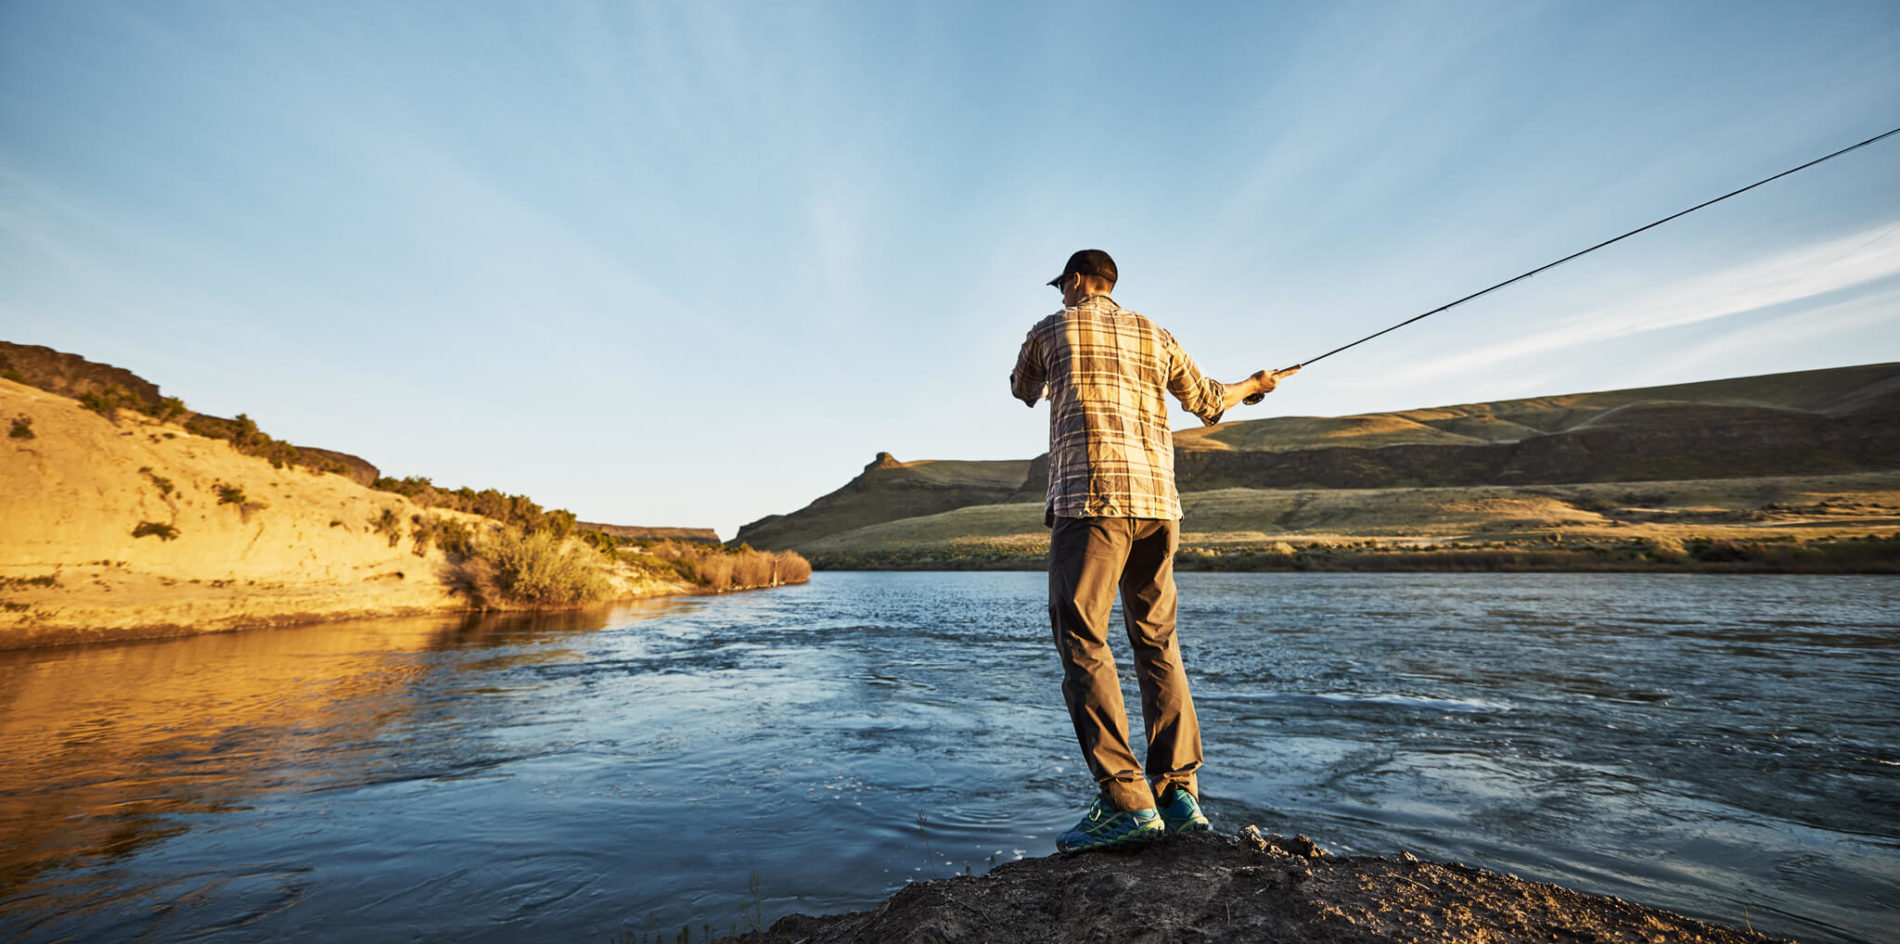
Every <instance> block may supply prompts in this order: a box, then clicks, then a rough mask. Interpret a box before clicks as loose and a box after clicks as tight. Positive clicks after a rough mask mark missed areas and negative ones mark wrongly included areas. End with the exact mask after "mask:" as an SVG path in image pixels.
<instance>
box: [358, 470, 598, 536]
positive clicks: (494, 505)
mask: <svg viewBox="0 0 1900 944" xmlns="http://www.w3.org/2000/svg"><path fill="white" fill-rule="evenodd" d="M370 487H371V488H373V489H376V490H378V491H383V492H395V493H396V494H398V495H401V496H403V497H404V498H407V499H409V500H410V501H412V502H415V503H416V504H418V505H421V506H422V507H424V508H447V509H449V510H450V511H461V512H467V513H468V514H472V515H481V516H483V517H486V518H493V519H495V520H496V521H500V522H502V523H504V524H511V525H514V526H515V527H517V528H520V529H522V530H524V531H534V532H541V531H545V532H548V533H550V534H552V535H554V536H555V537H557V538H564V537H567V536H568V535H570V534H572V533H574V521H575V517H574V513H573V512H571V511H567V510H565V509H561V508H556V509H554V510H552V511H546V510H543V509H542V508H541V506H540V505H537V504H535V503H534V501H533V500H531V499H529V498H528V496H526V495H509V494H506V493H504V492H500V491H496V490H495V489H492V488H485V489H482V490H481V491H479V492H478V491H476V490H474V489H472V488H468V487H466V486H464V487H462V488H457V489H445V488H437V487H436V486H435V483H434V482H433V481H431V480H430V479H429V478H428V477H427V476H422V475H411V476H407V477H405V478H400V479H397V478H390V477H389V476H386V475H385V476H383V477H382V478H379V479H377V480H376V481H374V482H372V483H370Z"/></svg>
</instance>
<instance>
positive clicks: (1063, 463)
mask: <svg viewBox="0 0 1900 944" xmlns="http://www.w3.org/2000/svg"><path fill="white" fill-rule="evenodd" d="M1009 390H1010V393H1012V394H1014V395H1015V396H1016V398H1017V399H1019V400H1021V401H1023V402H1024V403H1026V404H1028V405H1029V406H1030V407H1032V408H1033V407H1034V406H1035V405H1036V401H1037V400H1039V399H1041V398H1042V397H1044V396H1047V397H1048V398H1049V489H1048V499H1047V503H1046V505H1045V508H1044V512H1045V517H1046V518H1047V519H1048V520H1050V521H1053V520H1054V519H1055V518H1058V517H1061V518H1180V517H1181V498H1180V495H1179V494H1177V493H1176V492H1175V488H1174V435H1173V433H1172V432H1171V431H1170V430H1169V428H1168V404H1167V401H1166V400H1165V399H1164V398H1163V397H1162V392H1163V391H1166V392H1168V393H1172V394H1174V396H1175V397H1176V398H1177V399H1179V400H1180V401H1181V405H1182V406H1184V407H1186V408H1187V411H1188V412H1190V413H1193V414H1194V415H1195V416H1198V417H1200V418H1201V421H1202V422H1203V423H1206V424H1208V425H1210V426H1211V425H1213V424H1215V423H1218V422H1220V418H1221V412H1222V406H1221V400H1222V398H1223V395H1224V390H1223V385H1222V384H1221V383H1219V382H1218V381H1214V380H1209V379H1207V378H1206V377H1204V376H1202V375H1201V369H1200V368H1199V367H1198V366H1196V365H1195V363H1194V359H1193V358H1191V357H1189V356H1187V352H1185V351H1183V350H1181V346H1180V345H1179V344H1176V343H1175V341H1174V337H1173V336H1172V335H1170V334H1168V332H1166V331H1163V330H1162V329H1161V327H1160V326H1159V325H1157V324H1155V323H1154V322H1153V321H1150V320H1148V318H1147V317H1146V316H1144V315H1141V314H1139V313H1136V312H1132V311H1129V310H1128V309H1126V308H1123V307H1121V306H1120V305H1117V304H1115V302H1114V300H1113V299H1110V298H1109V297H1108V296H1106V295H1091V296H1089V297H1087V298H1084V299H1083V300H1082V301H1081V302H1080V303H1078V304H1077V305H1076V306H1075V307H1073V308H1066V309H1064V310H1062V311H1059V312H1057V313H1055V314H1053V315H1050V316H1049V317H1047V318H1044V319H1042V320H1041V321H1039V322H1037V323H1036V326H1035V327H1033V328H1031V329H1029V337H1028V338H1026V339H1025V340H1024V341H1023V347H1022V351H1021V352H1020V353H1019V354H1018V355H1017V356H1016V369H1015V370H1014V371H1012V372H1011V373H1010V375H1009Z"/></svg>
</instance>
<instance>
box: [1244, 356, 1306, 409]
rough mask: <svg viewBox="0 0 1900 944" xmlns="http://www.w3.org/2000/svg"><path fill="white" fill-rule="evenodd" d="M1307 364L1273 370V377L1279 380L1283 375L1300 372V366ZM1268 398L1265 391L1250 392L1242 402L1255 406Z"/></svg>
mask: <svg viewBox="0 0 1900 944" xmlns="http://www.w3.org/2000/svg"><path fill="white" fill-rule="evenodd" d="M1305 366H1306V365H1305V364H1294V365H1293V366H1292V367H1287V368H1282V369H1280V370H1276V371H1274V372H1273V378H1274V379H1275V380H1279V379H1280V378H1281V377H1288V376H1291V375H1293V374H1296V373H1299V370H1300V368H1302V367H1305ZM1266 398H1267V395H1266V394H1264V393H1255V394H1250V395H1249V396H1248V397H1247V398H1246V399H1244V400H1242V401H1240V402H1242V403H1245V404H1247V405H1248V406H1253V405H1254V404H1256V403H1259V402H1260V401H1262V400H1265V399H1266Z"/></svg>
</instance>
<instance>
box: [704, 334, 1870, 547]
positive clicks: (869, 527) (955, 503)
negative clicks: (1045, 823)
mask: <svg viewBox="0 0 1900 944" xmlns="http://www.w3.org/2000/svg"><path fill="white" fill-rule="evenodd" d="M1896 429H1900V364H1892V363H1888V364H1871V365H1865V366H1859V367H1842V368H1835V369H1830V370H1815V371H1800V372H1794V373H1785V374H1771V375H1765V376H1759V377H1741V378H1733V379H1727V380H1716V381H1706V382H1701V383H1691V384H1674V385H1669V386H1661V387H1644V388H1635V389H1629V390H1612V391H1603V392H1596V393H1574V394H1564V395H1558V396H1546V397H1532V398H1527V399H1522V400H1504V401H1497V402H1493V403H1470V404H1458V405H1452V406H1441V407H1429V408H1422V409H1414V410H1403V411H1396V412H1391V413H1374V414H1365V415H1358V416H1343V417H1273V418H1269V419H1261V420H1246V421H1239V422H1231V423H1223V424H1220V425H1218V426H1212V427H1206V428H1198V429H1191V430H1184V431H1181V432H1177V433H1176V434H1175V465H1176V474H1177V481H1178V484H1179V486H1180V488H1181V491H1182V493H1183V502H1184V505H1185V506H1186V507H1187V515H1188V518H1187V525H1186V527H1187V529H1188V530H1190V531H1195V532H1197V533H1209V534H1212V533H1221V532H1235V533H1241V532H1244V533H1248V534H1253V535H1259V536H1267V535H1278V534H1285V533H1293V532H1298V531H1300V530H1301V529H1300V528H1290V527H1288V525H1289V524H1290V522H1286V521H1281V520H1280V517H1279V513H1277V512H1273V511H1271V510H1270V507H1269V506H1273V505H1274V503H1277V502H1284V501H1291V500H1293V499H1291V498H1288V497H1287V496H1290V495H1298V494H1308V493H1311V494H1312V495H1317V494H1320V493H1326V492H1333V491H1340V492H1341V494H1337V495H1331V496H1328V497H1327V498H1326V499H1325V501H1323V502H1320V503H1319V505H1320V506H1331V505H1339V506H1341V507H1352V508H1361V509H1366V508H1371V507H1373V506H1374V505H1380V504H1384V505H1391V504H1392V503H1393V502H1397V503H1399V504H1405V503H1407V502H1413V501H1414V500H1415V498H1416V495H1415V493H1417V492H1418V490H1422V489H1460V488H1463V489H1472V488H1481V487H1492V488H1494V489H1506V490H1509V489H1515V488H1526V487H1531V486H1549V485H1577V484H1584V483H1630V482H1686V481H1701V480H1727V479H1751V478H1752V479H1784V478H1787V477H1790V476H1796V477H1799V476H1809V477H1812V476H1850V477H1851V476H1854V475H1858V474H1861V473H1884V472H1890V471H1892V470H1896V469H1900V436H1896V434H1895V430H1896ZM1046 476H1047V457H1046V456H1044V457H1037V458H1036V459H1033V460H1024V461H1012V462H909V463H904V462H897V461H896V460H895V459H892V458H891V457H890V456H889V455H887V454H880V455H879V458H878V459H877V460H876V461H874V462H872V463H871V464H870V465H868V466H866V468H865V471H864V473H863V474H861V475H859V476H858V477H856V478H854V479H852V480H851V481H850V482H848V483H846V484H845V485H844V486H843V487H842V488H840V489H838V490H837V491H834V492H832V493H830V494H828V495H825V496H824V497H822V498H820V499H818V500H817V501H814V502H812V503H811V504H810V505H808V506H806V507H805V508H803V509H800V510H799V511H796V512H793V513H791V514H788V515H774V516H772V517H769V518H765V519H762V520H760V521H756V522H753V523H752V524H749V525H746V526H745V527H744V528H742V529H740V532H739V539H740V540H743V541H746V542H748V543H751V544H752V545H753V546H755V547H764V548H792V549H797V550H800V551H806V552H810V553H817V554H821V555H822V554H838V553H844V552H846V551H847V550H853V552H854V553H855V552H856V551H875V552H877V553H885V552H887V551H891V550H893V549H897V548H901V547H924V546H936V545H938V544H941V543H942V542H945V541H965V540H967V541H977V542H979V543H981V542H988V543H990V544H995V545H996V546H997V547H998V548H1004V547H1008V548H1016V547H1019V546H1020V545H1021V544H1022V542H1023V541H1025V540H1029V539H1031V538H1034V537H1036V536H1037V535H1038V534H1041V537H1042V538H1044V539H1046V533H1044V532H1041V517H1040V508H1041V502H1042V492H1043V483H1044V481H1045V478H1046ZM1885 481H1886V480H1884V479H1883V480H1881V481H1880V482H1875V483H1871V484H1870V483H1868V482H1864V481H1861V480H1858V479H1855V480H1852V482H1853V483H1858V484H1853V487H1852V488H1849V489H1848V491H1850V492H1855V493H1856V494H1858V491H1857V490H1859V489H1862V488H1863V487H1866V488H1873V489H1874V490H1875V491H1879V490H1880V489H1882V488H1884V487H1886V486H1885V485H1884V484H1881V483H1884V482H1885ZM1788 488H1790V489H1794V490H1795V491H1799V489H1798V488H1795V487H1794V486H1788ZM1782 490H1783V491H1785V490H1787V489H1782ZM1624 491H1626V492H1627V491H1628V490H1627V489H1625V490H1624ZM1768 492H1775V493H1776V494H1779V492H1778V491H1776V489H1774V488H1770V489H1768ZM1203 493H1218V494H1228V493H1231V494H1233V495H1237V496H1242V497H1240V498H1236V499H1234V501H1237V502H1238V503H1239V504H1238V505H1237V506H1236V507H1242V506H1244V507H1245V508H1246V509H1247V510H1245V511H1244V512H1236V514H1238V515H1239V518H1237V519H1236V520H1235V521H1233V522H1231V527H1230V526H1229V524H1222V523H1218V522H1215V521H1212V520H1210V521H1207V522H1206V527H1203V526H1202V525H1201V524H1200V523H1197V521H1196V518H1197V511H1196V509H1197V508H1198V509H1201V511H1200V514H1211V513H1212V512H1213V510H1214V507H1215V506H1214V505H1212V504H1210V503H1209V502H1210V500H1211V498H1212V494H1209V495H1208V498H1207V500H1204V499H1202V498H1197V497H1196V496H1200V495H1202V494H1203ZM1763 494H1767V492H1764V493H1763ZM1791 494H1792V493H1791ZM1395 495H1396V496H1401V497H1399V498H1393V497H1392V496H1395ZM1408 495H1412V496H1414V497H1413V498H1406V497H1403V496H1408ZM1302 500H1303V501H1306V503H1307V504H1308V505H1309V506H1312V505H1313V504H1314V502H1315V501H1318V499H1315V498H1312V497H1311V495H1309V497H1308V498H1306V499H1302ZM1474 500H1475V499H1474ZM1500 500H1502V499H1500ZM1512 500H1516V499H1512ZM1590 500H1591V501H1598V500H1599V499H1590ZM1773 500H1774V499H1773V498H1768V497H1763V498H1760V500H1759V501H1757V502H1756V503H1755V504H1756V505H1760V504H1762V503H1764V502H1771V501H1773ZM1738 502H1740V499H1735V500H1733V501H1729V503H1728V505H1726V506H1724V507H1725V508H1728V510H1729V511H1731V512H1734V513H1736V514H1740V513H1741V512H1742V511H1744V510H1747V509H1743V508H1741V507H1740V504H1738ZM1533 504H1535V503H1534V502H1533ZM1729 506H1734V507H1729ZM1388 511H1390V509H1388ZM1550 511H1551V509H1549V508H1547V507H1542V508H1532V509H1529V510H1526V511H1525V513H1524V514H1522V515H1518V516H1517V517H1522V518H1525V519H1526V520H1535V521H1541V522H1546V524H1545V525H1542V526H1546V527H1547V526H1548V523H1549V522H1552V521H1562V520H1564V517H1563V516H1562V515H1555V516H1553V515H1552V514H1550V513H1549V512H1550ZM1394 513H1396V512H1394ZM1400 517H1409V518H1417V519H1419V521H1421V522H1427V523H1429V522H1434V521H1436V522H1447V521H1453V520H1456V519H1457V517H1458V515H1457V513H1455V512H1454V511H1453V510H1451V509H1449V508H1445V507H1439V506H1434V505H1430V504H1425V505H1417V506H1416V507H1414V508H1413V509H1412V510H1411V511H1409V512H1406V513H1405V514H1404V515H1400ZM1507 517H1508V516H1507ZM1423 526H1424V525H1423V524H1421V527H1423ZM1368 527H1369V525H1367V524H1366V523H1365V522H1364V521H1363V520H1361V519H1360V518H1356V517H1354V516H1353V515H1352V514H1347V515H1346V516H1345V517H1344V518H1343V519H1342V521H1341V523H1340V525H1339V527H1338V528H1336V529H1334V530H1335V532H1336V533H1338V534H1361V533H1370V532H1368V531H1366V529H1367V528H1368ZM1374 530H1376V529H1374ZM1428 530H1429V529H1428Z"/></svg>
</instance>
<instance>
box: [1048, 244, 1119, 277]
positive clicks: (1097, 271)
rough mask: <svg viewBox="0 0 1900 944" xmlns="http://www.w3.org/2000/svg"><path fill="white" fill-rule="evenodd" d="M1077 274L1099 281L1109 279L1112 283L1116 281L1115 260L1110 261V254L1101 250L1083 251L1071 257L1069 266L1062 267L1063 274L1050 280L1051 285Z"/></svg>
mask: <svg viewBox="0 0 1900 944" xmlns="http://www.w3.org/2000/svg"><path fill="white" fill-rule="evenodd" d="M1077 272H1080V273H1082V274H1083V275H1092V276H1095V277H1096V278H1099V279H1107V280H1108V281H1109V282H1111V283H1112V282H1114V281H1115V260H1113V259H1110V258H1109V257H1108V253H1105V252H1103V251H1101V250H1100V249H1084V250H1081V251H1080V252H1077V253H1076V254H1075V255H1073V256H1070V257H1069V264H1068V265H1065V266H1063V267H1062V274H1061V275H1058V276H1056V277H1055V278H1053V279H1050V280H1049V284H1050V285H1057V284H1060V283H1061V282H1062V280H1063V279H1066V278H1068V277H1069V276H1071V275H1074V274H1076V273H1077Z"/></svg>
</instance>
